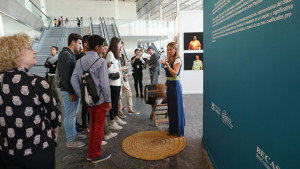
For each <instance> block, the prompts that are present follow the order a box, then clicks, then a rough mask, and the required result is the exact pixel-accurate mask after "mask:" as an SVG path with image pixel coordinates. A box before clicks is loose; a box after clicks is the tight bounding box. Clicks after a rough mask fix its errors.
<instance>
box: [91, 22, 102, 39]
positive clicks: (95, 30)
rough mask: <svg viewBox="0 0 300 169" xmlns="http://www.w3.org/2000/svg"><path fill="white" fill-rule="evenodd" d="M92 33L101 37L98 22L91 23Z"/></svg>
mask: <svg viewBox="0 0 300 169" xmlns="http://www.w3.org/2000/svg"><path fill="white" fill-rule="evenodd" d="M92 27H93V35H99V36H101V37H103V35H102V33H101V30H100V24H93V26H92Z"/></svg>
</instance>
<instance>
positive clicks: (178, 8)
mask: <svg viewBox="0 0 300 169" xmlns="http://www.w3.org/2000/svg"><path fill="white" fill-rule="evenodd" d="M179 4H180V1H179V0H176V16H178V15H179V10H180V7H179Z"/></svg>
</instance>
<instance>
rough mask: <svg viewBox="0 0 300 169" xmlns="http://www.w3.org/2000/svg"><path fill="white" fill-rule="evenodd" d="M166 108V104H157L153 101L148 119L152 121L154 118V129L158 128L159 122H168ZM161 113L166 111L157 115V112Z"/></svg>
mask: <svg viewBox="0 0 300 169" xmlns="http://www.w3.org/2000/svg"><path fill="white" fill-rule="evenodd" d="M166 106H168V104H166V103H165V104H159V103H158V101H157V100H155V103H154V105H153V106H152V113H151V115H150V119H152V118H153V117H154V122H155V127H157V126H158V124H157V123H159V122H166V121H169V119H168V107H167V108H166ZM162 111H166V112H164V113H157V112H162ZM157 116H165V117H164V118H159V119H158V118H157Z"/></svg>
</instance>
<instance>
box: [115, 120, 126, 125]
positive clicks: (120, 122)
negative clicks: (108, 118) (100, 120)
mask: <svg viewBox="0 0 300 169" xmlns="http://www.w3.org/2000/svg"><path fill="white" fill-rule="evenodd" d="M115 122H116V123H118V124H119V125H121V126H124V125H126V122H125V121H123V120H121V119H120V118H118V120H115Z"/></svg>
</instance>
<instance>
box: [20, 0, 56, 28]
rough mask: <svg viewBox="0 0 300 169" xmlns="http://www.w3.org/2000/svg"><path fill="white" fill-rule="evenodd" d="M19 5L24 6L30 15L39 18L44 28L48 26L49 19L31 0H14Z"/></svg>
mask: <svg viewBox="0 0 300 169" xmlns="http://www.w3.org/2000/svg"><path fill="white" fill-rule="evenodd" d="M16 1H17V2H18V3H19V4H20V5H22V6H24V7H25V8H26V9H27V10H28V11H30V12H31V13H32V14H34V15H35V16H37V17H38V18H40V19H41V20H42V21H43V23H44V26H45V27H48V26H49V25H50V18H49V17H48V16H47V15H46V14H44V12H43V11H41V10H40V8H38V7H37V6H36V5H35V4H34V3H33V2H32V1H31V0H16Z"/></svg>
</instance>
